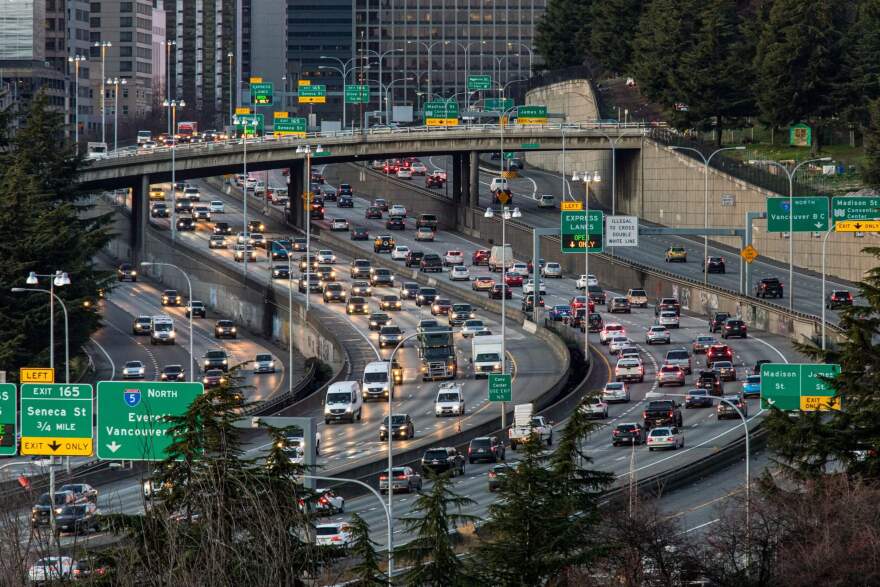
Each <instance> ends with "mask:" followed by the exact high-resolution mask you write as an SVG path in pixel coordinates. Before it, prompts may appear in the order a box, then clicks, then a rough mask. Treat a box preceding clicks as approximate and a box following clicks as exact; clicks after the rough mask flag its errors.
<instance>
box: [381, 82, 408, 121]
mask: <svg viewBox="0 0 880 587" xmlns="http://www.w3.org/2000/svg"><path fill="white" fill-rule="evenodd" d="M414 79H415V78H414V77H412V76H409V77H399V78H397V79H394V80H391V82H390V83H389V84H388V85H387V86H384V90H385V91H384V92H383V94H384V96H385V124H388V123H389V122H390V118H391V116H390V113H389V110H388V106H389V95H390V94H391V88H392V87H393V86H394V84H396V83H397V82H409V81H412V80H414ZM380 87H381V83H380Z"/></svg>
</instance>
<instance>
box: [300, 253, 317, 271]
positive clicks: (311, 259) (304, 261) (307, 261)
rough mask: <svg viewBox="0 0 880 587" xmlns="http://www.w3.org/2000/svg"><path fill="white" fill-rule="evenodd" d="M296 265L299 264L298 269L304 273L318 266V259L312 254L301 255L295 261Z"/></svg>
mask: <svg viewBox="0 0 880 587" xmlns="http://www.w3.org/2000/svg"><path fill="white" fill-rule="evenodd" d="M297 265H299V270H300V271H301V272H303V273H305V272H306V271H309V270H314V269H316V268H317V267H318V259H316V258H315V256H314V255H308V256H305V255H303V256H302V257H300V258H299V260H298V261H297Z"/></svg>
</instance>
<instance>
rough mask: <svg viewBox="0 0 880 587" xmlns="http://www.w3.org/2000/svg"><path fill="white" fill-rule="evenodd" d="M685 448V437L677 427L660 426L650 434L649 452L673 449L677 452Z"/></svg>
mask: <svg viewBox="0 0 880 587" xmlns="http://www.w3.org/2000/svg"><path fill="white" fill-rule="evenodd" d="M683 446H684V435H683V434H682V433H681V429H679V428H678V427H677V426H659V427H657V428H653V429H652V430H651V432H649V433H648V450H651V451H653V450H655V449H658V448H671V449H672V450H676V449H678V448H679V447H683Z"/></svg>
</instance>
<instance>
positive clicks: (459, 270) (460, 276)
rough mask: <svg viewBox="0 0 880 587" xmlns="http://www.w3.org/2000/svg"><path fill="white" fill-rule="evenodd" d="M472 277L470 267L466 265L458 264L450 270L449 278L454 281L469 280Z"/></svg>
mask: <svg viewBox="0 0 880 587" xmlns="http://www.w3.org/2000/svg"><path fill="white" fill-rule="evenodd" d="M470 278H471V272H470V269H468V268H467V267H466V266H465V265H456V266H455V267H453V268H452V270H451V271H450V272H449V279H451V280H452V281H469V280H470Z"/></svg>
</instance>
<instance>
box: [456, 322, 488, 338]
mask: <svg viewBox="0 0 880 587" xmlns="http://www.w3.org/2000/svg"><path fill="white" fill-rule="evenodd" d="M486 330H488V329H487V328H486V325H485V324H483V321H482V320H465V321H464V324H462V326H461V335H462V336H463V337H465V338H467V337H469V336H477V333H479V332H485V331H486Z"/></svg>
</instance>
